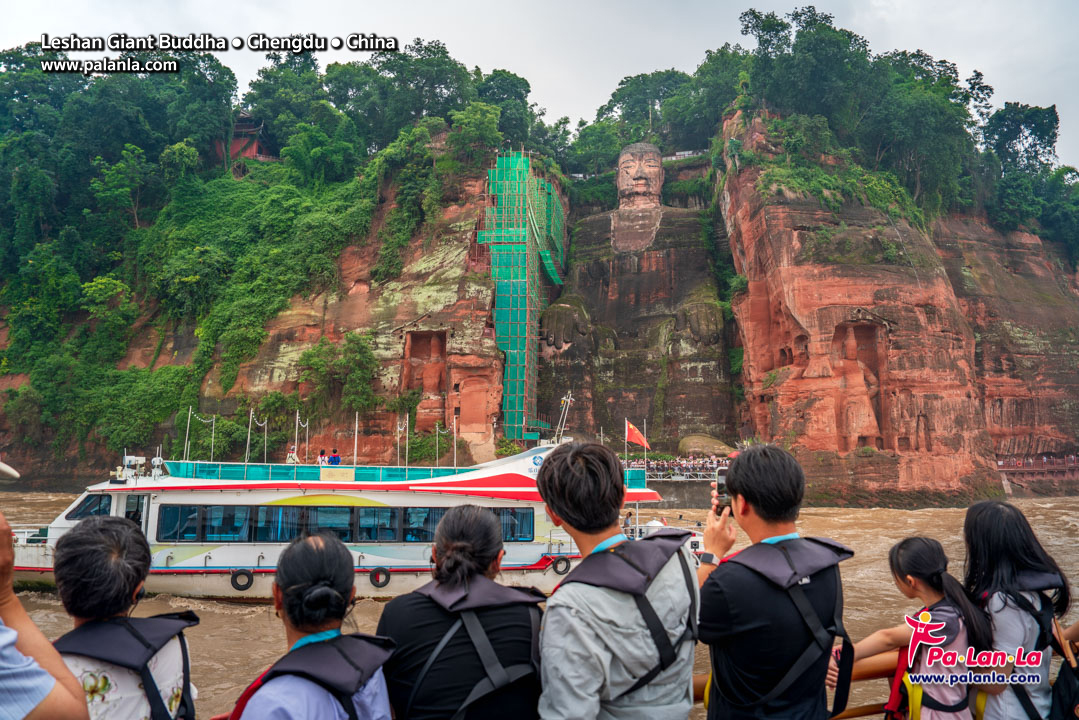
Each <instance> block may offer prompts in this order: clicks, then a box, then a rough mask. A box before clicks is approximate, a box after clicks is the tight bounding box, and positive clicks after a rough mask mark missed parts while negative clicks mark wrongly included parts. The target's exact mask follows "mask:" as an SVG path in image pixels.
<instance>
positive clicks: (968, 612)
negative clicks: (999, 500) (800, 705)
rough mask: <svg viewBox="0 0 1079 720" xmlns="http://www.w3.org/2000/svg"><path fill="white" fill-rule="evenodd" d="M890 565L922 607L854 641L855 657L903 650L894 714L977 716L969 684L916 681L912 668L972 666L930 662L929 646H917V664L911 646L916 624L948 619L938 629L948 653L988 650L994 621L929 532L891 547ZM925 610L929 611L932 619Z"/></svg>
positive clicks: (937, 719) (902, 588)
mask: <svg viewBox="0 0 1079 720" xmlns="http://www.w3.org/2000/svg"><path fill="white" fill-rule="evenodd" d="M888 567H889V569H890V570H891V572H892V579H893V580H894V581H895V584H896V587H898V588H899V592H901V593H903V595H904V596H906V597H908V598H910V599H912V600H913V599H915V598H917V599H918V600H920V601H921V602H922V603H923V607H922V608H921V609H920V610H918V611H917V612H914V613H911V615H910V616H909V617H908V618H906V619H905V620H904V622H903V624H901V625H896V626H895V627H891V628H886V629H884V630H878V631H876V632H875V633H873V634H872V635H870V636H869V637H867V638H865V639H864V640H862V641H860V642H857V643H855V644H854V659H855V660H860V659H861V658H865V657H870V656H872V655H878V654H880V653H883V652H888V651H891V650H898V649H901V652H900V662H899V668H898V669H897V672H896V678H895V680H894V681H893V683H892V694H891V696H890V697H889V698H888V703H887V705H886V706H885V709H886V710H888V711H890V712H891V713H893V714H892V717H895V716H900V717H911V718H918V717H920V718H921V720H957V719H959V718H964V719H965V718H971V717H972V716H973V715H972V713H971V709H970V707H969V701H968V697H967V686H966V685H963V684H959V683H956V684H954V685H949V684H947V683H940V684H932V685H921V686H919V685H914V684H913V683H912V682H911V681H910V677H909V673H913V674H919V673H962V672H964V671H965V670H966V668H965V667H964V666H963V665H962V662H960V664H959V665H957V666H954V667H947V668H945V667H943V666H941V665H940V664H939V663H935V664H932V665H931V664H930V663H929V661H928V657H927V652H926V648H925V647H924V646H923V647H921V648H920V649H918V648H916V653H915V657H914V661H913V663H910V664H909V665H908V662H907V659H908V655H907V653H906V650H905V649H906V648H907V647H908V646H909V645H910V643H911V637H912V634H913V633H914V625H912V624H911V622H914V623H915V624H916V623H918V622H928V623H932V624H934V625H935V624H937V623H944V627H943V628H937V629H936V630H935V631H934V632H933V634H934V636H935V637H940V636H943V637H944V642H942V643H940V644H939V645H937V647H940V648H941V649H943V650H944V651H945V652H948V651H955V652H956V653H957V654H958V655H959V656H960V657H962V656H964V655H965V654H966V652H967V648H968V647H973V648H975V650H979V651H980V650H988V649H989V647H990V645H991V643H992V634H991V631H990V627H989V620H988V618H986V616H985V614H984V613H983V612H982V611H981V610H980V609H979V608H978V607H977V606H976V605H975V604H974V603H972V602H971V600H970V598H969V597H968V596H967V593H966V591H965V590H964V589H963V586H962V585H961V584H960V583H959V581H958V580H956V579H955V578H954V577H952V576H951V575H950V574H949V573H948V557H947V556H946V555H945V554H944V548H943V547H941V545H940V543H939V542H937V541H936V540H934V539H932V538H927V537H909V538H906V539H905V540H902V541H900V542H898V543H896V544H895V545H893V546H892V549H891V550H890V551H889V552H888ZM925 613H928V614H929V618H928V619H926V617H925ZM835 676H836V666H835V663H834V662H833V663H832V665H831V667H830V668H829V674H828V682H829V685H832V684H834V678H835Z"/></svg>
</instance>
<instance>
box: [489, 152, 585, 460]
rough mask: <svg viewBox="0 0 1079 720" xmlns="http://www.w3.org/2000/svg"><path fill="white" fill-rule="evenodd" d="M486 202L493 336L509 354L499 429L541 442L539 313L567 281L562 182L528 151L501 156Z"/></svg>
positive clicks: (492, 171) (493, 170)
mask: <svg viewBox="0 0 1079 720" xmlns="http://www.w3.org/2000/svg"><path fill="white" fill-rule="evenodd" d="M487 196H488V202H487V206H486V212H485V213H484V218H483V228H482V229H481V230H480V231H479V234H478V236H477V242H478V243H479V244H480V245H483V246H485V247H486V248H487V249H488V250H489V251H490V263H491V278H492V279H493V280H494V283H495V305H494V321H495V339H496V341H497V342H498V347H499V349H500V350H502V351H503V352H504V353H505V368H504V370H503V375H502V432H503V434H504V435H505V436H506V437H507V438H509V439H511V440H537V439H539V430H540V429H541V428H548V429H549V428H550V425H549V424H548V423H546V422H543V421H541V420H540V419H539V418H538V417H537V415H536V385H537V364H538V361H539V318H540V313H542V312H543V309H544V308H545V307H546V303H547V295H548V293H547V287H546V286H547V285H548V284H550V285H561V284H562V283H563V278H564V272H565V260H566V257H565V255H566V247H565V245H566V230H565V221H566V210H565V207H564V206H563V205H562V200H561V198H560V196H559V194H558V190H557V188H556V187H555V186H554V185H553V184H551V183H550V182H549V181H548V180H546V179H544V178H542V177H539V176H538V175H536V174H535V173H533V172H532V170H531V158H530V157H529V155H528V154H527V153H523V152H512V153H507V154H503V155H499V156H498V158H497V160H496V161H495V166H494V167H493V168H491V169H490V170H488V171H487Z"/></svg>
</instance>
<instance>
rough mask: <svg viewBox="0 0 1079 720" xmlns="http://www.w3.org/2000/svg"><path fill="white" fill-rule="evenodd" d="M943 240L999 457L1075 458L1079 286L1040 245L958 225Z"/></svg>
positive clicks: (948, 223) (962, 221)
mask: <svg viewBox="0 0 1079 720" xmlns="http://www.w3.org/2000/svg"><path fill="white" fill-rule="evenodd" d="M933 238H934V242H935V243H936V245H937V248H938V249H939V251H940V255H941V258H942V260H943V263H944V267H945V268H946V269H947V272H948V277H949V279H950V280H951V284H952V287H953V288H954V290H955V294H956V296H957V298H958V300H959V304H960V306H961V307H962V308H963V310H964V313H965V315H966V317H967V319H968V321H969V322H970V324H971V326H972V327H973V329H974V333H975V339H976V345H975V366H976V373H977V379H978V388H979V395H980V397H981V398H982V402H983V406H984V411H985V413H984V414H985V422H986V427H987V428H988V430H989V434H990V436H991V437H992V439H993V448H994V451H995V452H996V453H997V454H999V455H1040V454H1043V453H1059V452H1074V449H1075V446H1076V438H1077V437H1079V285H1077V284H1076V278H1075V277H1074V276H1072V275H1070V274H1069V273H1068V271H1067V264H1066V262H1067V261H1066V260H1065V259H1064V258H1063V257H1062V255H1061V254H1060V253H1059V252H1057V251H1056V249H1055V248H1052V247H1049V246H1046V245H1045V244H1043V243H1042V241H1041V239H1040V238H1038V236H1036V235H1032V234H1030V233H1025V232H1013V233H1009V234H1007V235H1003V234H1001V233H999V232H997V231H995V230H993V229H992V228H990V227H988V226H987V225H986V224H985V223H984V222H980V221H978V220H974V219H970V218H948V219H945V220H941V221H939V222H937V223H936V224H935V226H934V228H933Z"/></svg>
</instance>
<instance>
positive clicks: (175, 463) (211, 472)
mask: <svg viewBox="0 0 1079 720" xmlns="http://www.w3.org/2000/svg"><path fill="white" fill-rule="evenodd" d="M165 467H166V468H167V469H168V471H169V475H171V476H172V477H179V478H192V479H195V480H270V481H275V482H289V481H295V482H319V481H331V482H333V481H337V482H407V481H411V480H435V479H438V478H442V477H453V476H455V475H459V474H461V473H465V472H470V471H472V470H473V468H452V467H409V468H405V467H400V466H386V465H297V464H292V463H230V462H205V461H202V460H166V461H165Z"/></svg>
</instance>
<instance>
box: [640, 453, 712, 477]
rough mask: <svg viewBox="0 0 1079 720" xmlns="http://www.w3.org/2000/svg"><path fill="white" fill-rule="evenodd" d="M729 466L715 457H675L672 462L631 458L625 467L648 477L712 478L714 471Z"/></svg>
mask: <svg viewBox="0 0 1079 720" xmlns="http://www.w3.org/2000/svg"><path fill="white" fill-rule="evenodd" d="M728 466H730V459H729V458H727V457H718V456H716V455H708V456H703V455H702V456H699V457H698V456H694V455H689V456H687V457H676V458H674V459H673V460H653V459H652V458H648V460H645V459H644V458H633V459H632V460H630V461H629V463H628V465H627V467H629V468H632V469H644V470H645V471H646V472H647V473H648V475H650V476H654V475H660V476H672V477H674V476H678V475H693V474H696V475H707V476H708V477H712V476H714V475H715V473H716V470H726V469H727V467H728Z"/></svg>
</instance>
